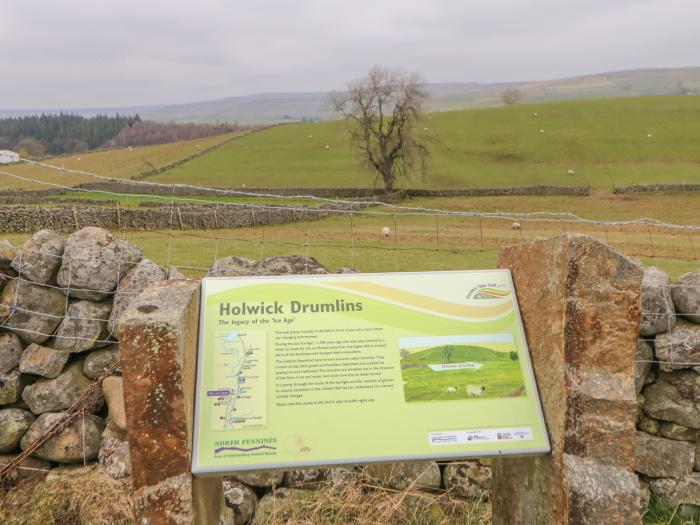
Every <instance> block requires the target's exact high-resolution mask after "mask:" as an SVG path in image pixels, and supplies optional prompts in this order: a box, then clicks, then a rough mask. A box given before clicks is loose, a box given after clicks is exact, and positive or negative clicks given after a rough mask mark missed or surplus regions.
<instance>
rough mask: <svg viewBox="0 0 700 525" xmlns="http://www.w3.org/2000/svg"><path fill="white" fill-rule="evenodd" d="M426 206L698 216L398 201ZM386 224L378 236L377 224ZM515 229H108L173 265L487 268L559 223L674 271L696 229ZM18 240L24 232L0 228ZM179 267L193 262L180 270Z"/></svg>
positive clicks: (591, 203)
mask: <svg viewBox="0 0 700 525" xmlns="http://www.w3.org/2000/svg"><path fill="white" fill-rule="evenodd" d="M403 204H407V205H411V206H413V205H421V206H425V207H429V208H443V207H449V208H451V209H459V210H463V211H467V210H481V211H491V210H493V211H495V210H501V211H511V212H516V211H533V210H551V211H571V212H574V213H578V214H581V215H583V216H586V217H595V218H597V219H608V220H612V219H614V220H630V219H636V218H638V217H640V216H641V215H649V216H652V217H657V218H660V219H666V220H668V221H672V222H677V223H680V224H692V223H697V210H698V209H700V195H699V194H692V193H691V194H682V195H679V194H670V195H635V196H631V197H614V196H610V195H608V194H602V193H601V194H598V195H593V196H591V197H585V198H584V197H479V198H463V199H415V200H410V201H407V202H404V203H403ZM384 226H389V227H390V228H391V232H392V233H391V235H390V236H389V238H385V237H384V236H383V235H382V228H383V227H384ZM521 226H522V229H521V230H519V231H515V230H513V229H512V227H511V221H510V220H485V219H484V220H482V221H479V219H478V218H469V217H458V216H453V217H445V216H443V217H439V218H437V219H436V218H435V217H432V216H418V215H411V216H398V217H396V222H394V217H393V216H392V215H380V216H372V215H356V216H354V217H353V219H352V223H351V221H350V218H349V217H348V216H335V217H328V218H324V219H322V220H318V221H315V220H310V221H308V222H299V223H292V224H283V225H277V226H266V227H260V226H258V227H255V228H239V229H231V230H178V229H176V230H173V231H172V232H171V231H168V230H165V231H125V232H115V233H117V234H118V235H120V236H123V237H126V238H127V239H129V240H132V241H133V242H136V243H137V244H139V245H140V246H142V247H143V248H144V250H145V252H146V255H147V256H148V257H150V258H151V259H153V260H154V261H156V262H157V263H159V264H162V265H165V264H167V263H170V264H172V265H175V266H178V267H182V268H183V270H184V271H185V273H188V274H190V275H202V274H203V273H205V270H204V269H206V268H209V267H210V266H211V264H212V263H213V262H214V260H215V259H216V258H221V257H224V256H228V255H239V256H244V257H251V258H258V257H269V256H272V255H290V254H299V255H307V254H308V255H310V256H312V257H315V258H317V259H318V260H319V261H320V262H321V263H322V264H324V265H326V266H327V267H328V268H329V269H330V270H331V271H335V269H336V268H338V267H348V266H350V267H355V268H357V269H358V270H360V271H363V272H390V271H430V270H454V269H479V268H493V267H495V265H496V258H497V255H498V251H499V249H500V248H501V247H503V246H508V245H512V244H517V243H518V242H521V241H527V240H532V239H538V238H544V237H551V236H553V235H558V234H561V233H563V232H564V231H572V232H577V233H585V234H589V235H594V236H595V237H597V238H598V239H600V240H602V241H604V242H608V243H609V244H611V245H612V246H613V247H614V248H617V249H619V250H620V251H622V252H623V253H625V254H627V255H630V256H634V257H638V258H639V259H640V260H641V262H643V263H644V264H646V265H657V266H659V267H661V268H663V269H664V270H665V271H667V272H669V273H670V274H671V275H672V276H673V277H678V276H679V275H681V274H683V273H685V272H688V271H695V270H698V268H699V267H700V260H699V259H698V257H699V256H700V233H694V234H692V235H691V234H689V233H688V232H686V231H684V230H666V229H662V228H659V227H653V228H647V227H646V226H639V225H628V226H615V227H603V226H597V225H594V224H589V225H580V224H573V223H543V222H525V221H522V222H521ZM0 236H1V237H5V238H7V239H8V240H10V241H12V242H15V243H20V242H23V241H24V240H25V239H27V238H28V237H29V234H2V235H0ZM186 267H192V269H191V270H188V269H187V268H186Z"/></svg>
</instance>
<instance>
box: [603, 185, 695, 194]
mask: <svg viewBox="0 0 700 525" xmlns="http://www.w3.org/2000/svg"><path fill="white" fill-rule="evenodd" d="M658 191H671V192H676V191H700V184H634V185H632V186H613V193H643V192H658Z"/></svg>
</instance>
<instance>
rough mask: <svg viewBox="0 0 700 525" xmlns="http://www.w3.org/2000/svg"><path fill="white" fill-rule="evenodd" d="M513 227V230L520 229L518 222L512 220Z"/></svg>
mask: <svg viewBox="0 0 700 525" xmlns="http://www.w3.org/2000/svg"><path fill="white" fill-rule="evenodd" d="M513 229H514V230H515V231H519V230H520V223H519V222H514V223H513Z"/></svg>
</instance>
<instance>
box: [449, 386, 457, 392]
mask: <svg viewBox="0 0 700 525" xmlns="http://www.w3.org/2000/svg"><path fill="white" fill-rule="evenodd" d="M447 393H448V394H456V393H457V389H456V388H455V387H453V386H448V387H447Z"/></svg>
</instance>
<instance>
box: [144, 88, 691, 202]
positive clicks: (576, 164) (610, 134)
mask: <svg viewBox="0 0 700 525" xmlns="http://www.w3.org/2000/svg"><path fill="white" fill-rule="evenodd" d="M423 134H424V135H425V136H426V137H427V138H428V139H429V140H430V141H431V142H432V144H433V146H432V159H431V163H430V166H429V170H428V174H427V177H426V178H425V179H421V178H420V177H417V178H416V179H415V180H412V181H404V182H402V184H403V186H404V187H406V186H411V187H425V188H466V187H493V186H516V185H517V186H519V185H529V184H573V185H577V184H589V185H591V186H593V187H598V188H602V189H605V190H608V191H609V190H610V189H611V186H612V185H613V184H615V185H618V186H622V185H628V184H633V183H654V182H677V183H682V182H687V183H698V182H700V149H698V142H699V141H700V96H676V97H636V98H620V99H605V100H579V101H565V102H556V103H543V104H522V105H518V106H511V107H497V108H484V109H471V110H462V111H451V112H438V113H432V114H429V115H428V116H427V118H426V120H425V122H424V130H423ZM326 146H328V148H327V147H326ZM569 170H573V171H574V173H575V174H574V175H570V174H569ZM150 180H156V181H159V182H171V183H192V184H201V185H204V186H220V187H241V186H243V185H245V186H246V187H254V186H256V187H284V188H304V187H307V188H311V187H366V186H368V185H370V184H372V183H373V182H374V181H373V179H372V177H371V176H370V175H369V174H368V172H366V171H364V170H363V169H361V168H360V167H358V165H357V163H356V161H355V159H354V157H353V153H352V151H351V150H350V146H349V144H348V138H347V130H346V127H345V123H343V122H340V121H333V122H320V123H306V124H290V125H286V126H280V127H276V128H272V129H268V130H265V131H262V132H260V133H256V134H252V135H249V136H246V137H244V138H242V139H241V140H238V141H234V142H232V143H230V144H228V145H226V146H224V147H222V148H219V149H217V150H215V151H213V152H211V153H208V154H207V155H204V156H202V157H200V158H199V159H196V160H194V161H192V162H189V163H187V164H184V165H182V166H180V167H178V168H176V169H174V170H171V171H168V172H165V173H163V174H161V175H158V176H157V177H155V178H154V179H150Z"/></svg>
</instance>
